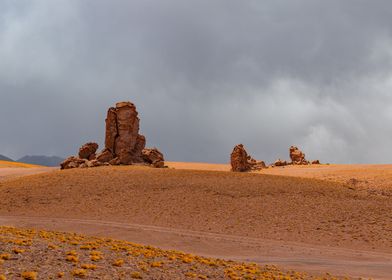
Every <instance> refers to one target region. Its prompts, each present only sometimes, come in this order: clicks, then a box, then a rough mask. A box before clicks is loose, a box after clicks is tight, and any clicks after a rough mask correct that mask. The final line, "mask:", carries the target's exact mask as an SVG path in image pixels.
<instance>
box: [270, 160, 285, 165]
mask: <svg viewBox="0 0 392 280" xmlns="http://www.w3.org/2000/svg"><path fill="white" fill-rule="evenodd" d="M286 165H288V163H287V161H285V160H281V159H278V160H277V161H275V162H274V164H273V165H272V166H286Z"/></svg>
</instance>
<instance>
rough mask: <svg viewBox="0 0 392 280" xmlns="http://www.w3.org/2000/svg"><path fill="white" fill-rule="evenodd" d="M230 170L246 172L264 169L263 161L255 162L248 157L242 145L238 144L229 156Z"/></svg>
mask: <svg viewBox="0 0 392 280" xmlns="http://www.w3.org/2000/svg"><path fill="white" fill-rule="evenodd" d="M230 164H231V170H232V171H234V172H246V171H252V170H260V169H263V168H266V165H265V163H264V161H257V160H255V159H253V158H252V157H251V156H249V155H248V153H247V152H246V150H245V148H244V145H242V144H238V145H236V146H235V147H234V149H233V152H232V153H231V155H230Z"/></svg>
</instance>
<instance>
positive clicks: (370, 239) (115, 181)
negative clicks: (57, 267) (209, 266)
mask: <svg viewBox="0 0 392 280" xmlns="http://www.w3.org/2000/svg"><path fill="white" fill-rule="evenodd" d="M0 201H2V203H1V205H0V215H9V213H12V215H22V216H42V217H50V216H51V215H55V217H59V218H61V217H64V218H84V219H98V220H107V221H118V222H129V223H135V224H143V225H156V226H163V227H175V228H182V229H187V230H198V231H205V232H214V233H224V234H231V235H240V236H249V237H256V238H267V239H275V240H286V241H293V242H304V243H312V244H320V245H326V244H328V246H340V247H346V248H353V249H359V248H363V249H370V250H372V249H377V250H381V251H388V252H390V251H392V247H391V246H390V245H391V244H392V232H391V231H390V228H391V226H392V225H391V220H392V214H391V213H392V204H391V203H390V197H388V196H382V195H371V194H368V193H367V192H361V191H356V190H353V189H352V188H349V187H348V186H344V185H341V184H338V183H333V182H324V181H320V180H315V179H302V178H292V177H282V176H271V175H261V174H237V173H229V172H210V171H190V170H172V169H152V168H145V167H137V166H120V167H101V168H92V169H77V170H65V171H54V172H51V173H48V174H40V175H34V176H29V177H26V178H19V179H16V180H13V181H8V182H4V183H3V184H2V185H1V187H0Z"/></svg>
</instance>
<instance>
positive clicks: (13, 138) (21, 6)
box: [0, 0, 392, 163]
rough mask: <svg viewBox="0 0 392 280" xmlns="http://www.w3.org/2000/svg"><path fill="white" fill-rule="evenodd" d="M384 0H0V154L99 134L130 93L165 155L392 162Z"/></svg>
mask: <svg viewBox="0 0 392 280" xmlns="http://www.w3.org/2000/svg"><path fill="white" fill-rule="evenodd" d="M391 32H392V2H390V1H382V0H380V1H369V0H368V1H365V0H347V1H337V0H331V1H321V0H320V1H314V0H312V1H310V0H308V1H305V0H302V1H301V0H293V1H276V0H275V1H272V0H271V1H239V0H236V1H234V0H225V1H211V0H208V1H207V0H197V1H180V0H168V1H152V0H143V1H120V0H118V1H97V0H94V1H93V0H89V1H88V0H86V1H76V0H63V1H43V0H42V1H34V2H32V1H17V2H15V1H12V0H8V1H1V2H0V61H1V63H0V101H1V102H0V113H1V114H0V129H1V138H0V153H3V154H5V155H8V156H12V157H14V158H17V157H20V156H23V155H25V154H47V155H49V154H56V155H60V156H66V155H69V154H72V153H75V151H76V149H77V148H78V146H79V145H80V144H82V143H83V142H85V141H88V140H97V141H100V143H102V142H103V133H104V118H105V111H106V108H107V107H108V106H111V105H112V104H114V103H115V102H116V101H119V100H132V101H133V102H134V103H136V105H137V107H138V110H139V113H140V115H141V129H142V133H144V134H145V135H146V136H147V139H148V144H149V145H151V146H158V147H159V148H160V149H161V150H163V151H164V152H165V154H166V157H167V158H168V159H170V160H182V161H209V162H225V161H227V160H228V156H229V153H230V151H231V149H232V147H233V146H234V144H236V143H239V142H242V143H244V144H245V145H246V147H248V150H249V152H250V153H252V154H253V155H254V156H255V157H257V158H259V159H265V160H266V161H273V160H274V159H276V158H278V157H281V158H287V148H288V146H290V145H291V144H296V145H299V146H301V147H303V149H304V150H305V152H306V153H307V155H309V157H310V158H320V159H321V160H322V161H324V162H338V163H341V162H348V163H351V162H390V161H392V150H391V149H389V145H388V144H389V141H388V140H389V139H390V138H391V137H392V127H391V126H390V125H389V124H390V123H391V120H392V113H391V112H392V110H391V109H392V108H391V106H392V60H391V59H392V51H391V49H392V48H391V46H392V38H391V35H392V34H391Z"/></svg>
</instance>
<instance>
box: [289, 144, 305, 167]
mask: <svg viewBox="0 0 392 280" xmlns="http://www.w3.org/2000/svg"><path fill="white" fill-rule="evenodd" d="M290 159H291V164H294V165H307V164H309V162H308V161H307V160H306V159H305V154H304V153H303V152H302V151H301V150H300V149H298V148H297V147H295V146H291V147H290Z"/></svg>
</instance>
